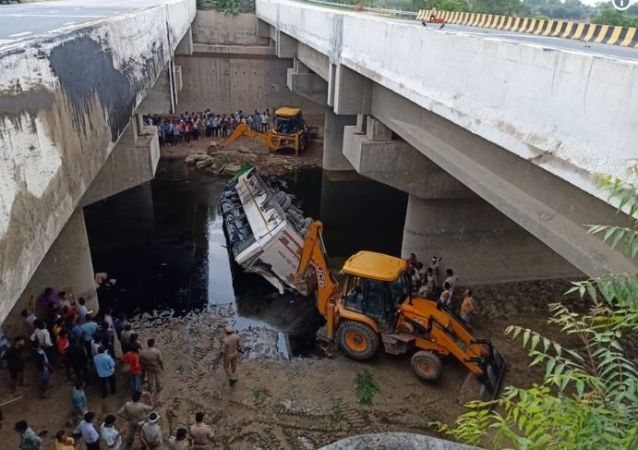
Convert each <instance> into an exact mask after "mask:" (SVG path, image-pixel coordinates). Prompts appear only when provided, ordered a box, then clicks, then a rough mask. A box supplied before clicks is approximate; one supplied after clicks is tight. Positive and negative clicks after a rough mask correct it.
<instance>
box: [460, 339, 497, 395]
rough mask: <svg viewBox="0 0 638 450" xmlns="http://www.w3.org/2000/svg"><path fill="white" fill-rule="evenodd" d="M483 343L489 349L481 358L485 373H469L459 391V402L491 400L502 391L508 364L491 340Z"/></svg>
mask: <svg viewBox="0 0 638 450" xmlns="http://www.w3.org/2000/svg"><path fill="white" fill-rule="evenodd" d="M481 344H483V345H484V346H485V348H486V350H487V354H486V356H485V357H483V358H480V359H481V361H480V365H481V367H482V369H483V374H482V375H481V376H474V375H472V374H468V376H467V378H466V379H465V381H464V382H463V386H462V387H461V389H460V391H459V396H458V403H461V404H463V403H466V402H469V401H472V400H482V401H491V400H494V399H496V397H498V394H499V393H500V391H501V384H502V383H503V376H504V375H505V370H506V368H507V364H506V362H505V360H504V359H503V357H502V356H501V355H500V353H499V352H498V351H497V350H496V349H495V348H494V346H493V345H492V344H491V343H490V342H489V341H484V342H481ZM477 362H478V361H477Z"/></svg>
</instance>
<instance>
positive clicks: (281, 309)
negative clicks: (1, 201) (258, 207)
mask: <svg viewBox="0 0 638 450" xmlns="http://www.w3.org/2000/svg"><path fill="white" fill-rule="evenodd" d="M286 179H287V181H288V184H289V192H290V193H293V194H295V195H296V196H297V197H298V199H299V200H300V201H301V204H302V207H303V209H304V212H305V213H306V215H308V216H310V217H313V218H320V219H321V220H323V221H324V225H325V240H326V246H327V248H328V251H329V254H330V260H331V263H332V266H333V268H335V269H338V267H339V264H340V263H342V262H343V260H344V259H345V258H347V257H348V256H349V255H350V254H352V253H354V252H356V251H358V250H360V249H369V250H377V251H383V252H387V253H390V254H396V255H398V254H399V252H400V246H401V236H402V232H403V220H404V217H405V208H406V205H407V197H406V195H405V194H403V193H401V192H399V191H396V190H394V189H392V188H389V187H387V186H385V185H382V184H380V183H377V182H374V181H371V180H368V179H364V178H362V177H360V176H358V175H356V174H353V173H350V172H345V173H334V172H331V173H327V172H322V171H321V170H320V169H305V170H300V171H297V172H295V173H292V174H290V175H289V176H288V177H287V178H286ZM225 183H226V179H225V178H221V177H212V176H210V175H207V174H203V173H201V172H198V171H193V170H191V169H189V168H187V166H186V165H185V164H184V163H183V162H182V161H178V160H162V161H160V164H159V167H158V169H157V174H156V177H155V179H154V180H153V181H152V182H150V183H147V184H145V185H142V186H138V187H135V188H133V189H129V190H127V191H125V192H122V193H120V194H118V195H115V196H113V197H110V198H108V199H106V200H103V201H101V202H98V203H95V204H93V205H90V206H88V207H86V208H85V209H84V214H85V222H86V226H87V231H88V234H89V241H90V245H91V254H92V259H93V267H94V270H95V271H96V272H107V273H108V274H109V276H111V277H113V278H115V279H117V284H116V289H115V294H113V295H112V296H109V297H111V298H110V299H109V305H110V306H112V307H113V310H114V311H115V312H116V313H125V314H127V315H129V316H130V315H134V314H138V313H144V312H153V311H163V310H172V311H174V313H175V314H177V315H182V314H186V313H188V312H189V311H192V310H201V309H203V308H206V307H215V306H219V305H229V306H230V307H232V308H233V309H234V310H235V312H236V317H234V318H233V320H232V323H233V325H234V326H235V327H236V328H238V329H243V328H247V327H259V326H263V327H268V328H271V329H275V330H277V331H278V332H279V334H280V341H281V346H280V348H281V349H282V350H281V351H282V352H283V353H287V350H286V347H287V348H288V350H289V351H290V352H292V353H295V354H297V353H304V351H306V350H307V349H308V347H309V346H308V341H309V340H312V337H313V336H314V333H315V332H316V330H317V328H318V327H319V326H320V324H321V318H320V317H318V314H317V313H316V311H315V309H314V304H313V302H312V301H311V300H310V299H307V298H302V297H298V296H294V295H284V296H280V295H278V294H277V293H276V292H275V291H274V289H273V288H272V287H271V285H270V284H268V283H267V282H265V281H264V280H263V279H262V278H260V277H258V276H256V275H251V274H242V273H239V272H238V271H237V270H235V271H233V270H231V267H232V266H231V263H230V261H229V258H228V253H227V250H226V241H225V237H224V233H223V231H222V220H221V215H219V214H218V211H217V207H218V197H219V195H220V193H221V192H222V190H223V187H224V185H225ZM100 301H102V297H101V300H100ZM102 307H104V305H102Z"/></svg>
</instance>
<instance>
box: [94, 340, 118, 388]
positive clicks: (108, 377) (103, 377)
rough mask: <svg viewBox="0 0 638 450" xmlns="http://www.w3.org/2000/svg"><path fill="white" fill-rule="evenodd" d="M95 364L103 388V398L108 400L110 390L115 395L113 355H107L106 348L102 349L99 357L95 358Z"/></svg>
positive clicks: (99, 351) (98, 354)
mask: <svg viewBox="0 0 638 450" xmlns="http://www.w3.org/2000/svg"><path fill="white" fill-rule="evenodd" d="M93 364H95V371H96V372H97V377H98V379H99V380H100V386H101V388H102V398H106V397H107V396H108V395H109V388H110V389H111V394H113V395H114V394H115V361H114V360H113V358H111V355H109V354H108V353H106V350H104V347H100V349H99V350H98V353H97V355H95V357H94V358H93Z"/></svg>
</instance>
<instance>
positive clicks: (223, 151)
mask: <svg viewBox="0 0 638 450" xmlns="http://www.w3.org/2000/svg"><path fill="white" fill-rule="evenodd" d="M322 148H323V142H322V141H321V140H315V141H313V142H311V143H310V144H309V145H308V147H307V148H306V149H304V150H303V151H302V152H301V153H300V154H299V155H295V154H294V152H293V151H279V152H271V151H269V150H268V148H267V147H265V146H264V145H263V144H262V143H261V142H259V141H258V140H256V139H250V138H247V137H241V138H239V139H238V140H237V141H235V142H233V143H232V144H230V145H228V146H225V147H222V146H220V145H219V141H215V140H210V139H202V140H199V141H191V142H190V143H181V144H178V145H173V146H165V147H162V150H161V155H162V158H166V159H183V160H184V161H185V163H186V164H188V166H189V167H191V168H193V169H194V170H201V171H203V172H204V173H207V174H210V175H215V176H231V175H233V174H234V173H235V172H237V171H238V170H239V168H240V167H241V165H242V164H244V163H248V164H250V165H252V166H254V167H257V168H258V170H259V173H260V174H262V175H276V176H284V175H287V174H289V173H291V172H294V171H295V170H298V169H304V168H319V167H321V155H322Z"/></svg>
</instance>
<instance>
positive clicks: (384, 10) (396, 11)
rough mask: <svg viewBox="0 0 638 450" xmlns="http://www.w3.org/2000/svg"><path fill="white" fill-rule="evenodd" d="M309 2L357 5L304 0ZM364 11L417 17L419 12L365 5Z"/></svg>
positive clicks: (352, 6) (351, 6) (337, 5)
mask: <svg viewBox="0 0 638 450" xmlns="http://www.w3.org/2000/svg"><path fill="white" fill-rule="evenodd" d="M303 1H304V2H307V3H316V4H318V5H326V6H336V7H337V8H344V9H352V10H354V9H355V7H356V5H350V4H346V3H336V2H327V1H322V0H303ZM363 11H368V12H375V13H379V14H391V15H393V16H408V17H416V15H417V14H418V13H417V12H416V11H403V10H401V9H387V8H373V7H370V6H364V7H363Z"/></svg>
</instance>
